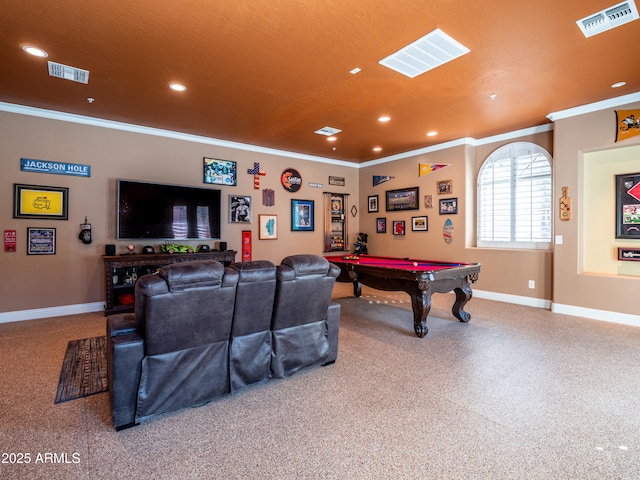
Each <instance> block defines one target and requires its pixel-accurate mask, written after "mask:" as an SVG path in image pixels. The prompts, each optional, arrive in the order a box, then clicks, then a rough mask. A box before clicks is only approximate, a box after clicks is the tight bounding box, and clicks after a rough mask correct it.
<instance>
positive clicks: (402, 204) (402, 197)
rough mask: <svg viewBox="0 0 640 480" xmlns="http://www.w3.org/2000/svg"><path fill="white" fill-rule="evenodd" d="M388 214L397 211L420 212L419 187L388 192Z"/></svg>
mask: <svg viewBox="0 0 640 480" xmlns="http://www.w3.org/2000/svg"><path fill="white" fill-rule="evenodd" d="M386 195H387V212H393V211H396V210H418V209H419V208H420V205H418V197H419V187H411V188H401V189H399V190H387V191H386Z"/></svg>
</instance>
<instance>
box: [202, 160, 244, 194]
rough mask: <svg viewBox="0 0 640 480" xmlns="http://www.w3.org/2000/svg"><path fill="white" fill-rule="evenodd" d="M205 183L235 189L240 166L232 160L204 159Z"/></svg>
mask: <svg viewBox="0 0 640 480" xmlns="http://www.w3.org/2000/svg"><path fill="white" fill-rule="evenodd" d="M203 167H204V171H203V179H202V180H203V183H209V184H212V185H227V186H231V187H235V186H236V184H237V182H238V164H237V163H236V162H234V161H232V160H219V159H217V158H208V157H203Z"/></svg>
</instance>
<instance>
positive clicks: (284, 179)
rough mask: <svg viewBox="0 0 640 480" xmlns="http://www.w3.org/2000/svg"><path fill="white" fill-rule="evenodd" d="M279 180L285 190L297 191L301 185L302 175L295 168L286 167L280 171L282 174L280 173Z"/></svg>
mask: <svg viewBox="0 0 640 480" xmlns="http://www.w3.org/2000/svg"><path fill="white" fill-rule="evenodd" d="M280 182H281V183H282V186H283V187H284V189H285V190H286V191H287V192H297V191H298V190H300V187H301V186H302V177H301V176H300V173H298V171H297V170H295V169H293V168H287V169H286V170H285V171H284V172H282V175H280Z"/></svg>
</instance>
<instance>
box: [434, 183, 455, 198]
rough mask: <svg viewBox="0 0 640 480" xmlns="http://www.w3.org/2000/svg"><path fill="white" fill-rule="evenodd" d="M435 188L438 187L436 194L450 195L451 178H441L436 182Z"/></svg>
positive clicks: (451, 187)
mask: <svg viewBox="0 0 640 480" xmlns="http://www.w3.org/2000/svg"><path fill="white" fill-rule="evenodd" d="M436 188H437V189H438V195H451V193H452V192H453V186H452V185H451V180H441V181H439V182H437V183H436Z"/></svg>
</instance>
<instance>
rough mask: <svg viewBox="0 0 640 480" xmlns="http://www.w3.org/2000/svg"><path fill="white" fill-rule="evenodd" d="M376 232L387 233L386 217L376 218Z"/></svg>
mask: <svg viewBox="0 0 640 480" xmlns="http://www.w3.org/2000/svg"><path fill="white" fill-rule="evenodd" d="M376 233H387V219H386V218H384V217H379V218H376Z"/></svg>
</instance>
